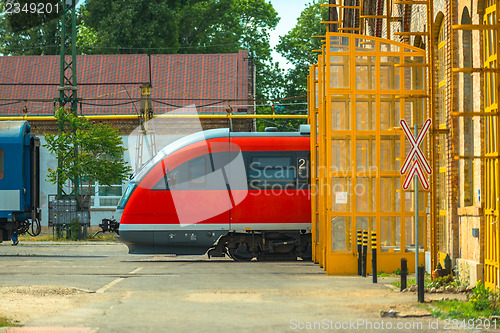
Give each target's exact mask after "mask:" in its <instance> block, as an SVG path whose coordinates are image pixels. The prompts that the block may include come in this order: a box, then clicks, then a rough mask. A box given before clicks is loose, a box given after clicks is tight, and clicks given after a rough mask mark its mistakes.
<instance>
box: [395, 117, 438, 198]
mask: <svg viewBox="0 0 500 333" xmlns="http://www.w3.org/2000/svg"><path fill="white" fill-rule="evenodd" d="M400 124H401V127H402V128H403V131H404V132H405V135H406V137H407V138H408V141H410V144H411V146H412V149H411V151H410V153H409V154H408V156H406V159H405V162H404V163H403V166H402V167H401V170H400V172H401V174H402V175H404V174H405V173H406V171H408V169H409V170H410V172H409V173H408V176H406V179H405V182H404V183H403V189H405V190H406V189H408V187H409V186H410V183H411V180H412V179H413V176H415V172H416V173H417V175H418V179H419V180H420V184H422V187H423V188H424V189H426V190H428V189H429V183H428V182H427V178H426V177H425V175H424V172H423V170H425V172H427V173H428V174H429V175H430V174H431V173H432V169H431V166H430V165H429V162H428V161H427V159H426V158H425V156H424V154H423V153H422V151H421V150H420V144H421V143H422V141H424V137H425V134H426V133H427V131H428V130H429V127H430V126H431V120H430V119H427V120H426V121H425V123H424V126H423V127H422V130H421V131H420V133H418V135H417V138H416V139H415V137H414V136H413V133H412V132H411V130H410V127H409V126H408V124H407V123H406V121H405V120H404V119H401V121H400ZM414 157H415V160H414V161H413V164H412V163H411V162H412V160H413V158H414ZM410 164H411V167H410ZM422 169H423V170H422Z"/></svg>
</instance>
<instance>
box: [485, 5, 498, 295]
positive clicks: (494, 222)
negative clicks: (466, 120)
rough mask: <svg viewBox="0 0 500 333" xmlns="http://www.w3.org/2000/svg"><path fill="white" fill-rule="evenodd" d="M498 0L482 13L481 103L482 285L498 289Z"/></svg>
mask: <svg viewBox="0 0 500 333" xmlns="http://www.w3.org/2000/svg"><path fill="white" fill-rule="evenodd" d="M498 2H499V1H497V0H489V1H488V7H487V8H486V11H485V15H484V22H483V23H484V26H485V27H488V29H484V30H483V31H484V32H483V40H484V68H485V69H486V70H484V71H483V72H484V73H485V74H484V77H485V80H484V81H485V85H484V89H485V90H484V91H485V94H484V97H485V101H484V106H485V113H486V116H485V121H484V131H485V143H484V149H485V159H484V167H485V170H484V171H485V187H484V188H485V193H484V215H485V217H484V220H485V221H484V222H485V244H484V252H485V253H484V254H485V256H484V278H485V284H486V286H488V287H491V288H495V287H496V288H497V287H498V286H499V284H500V276H499V274H500V270H499V260H500V258H499V254H500V248H499V245H500V238H499V237H500V235H499V234H500V226H499V224H500V221H499V219H498V218H499V198H500V179H499V172H500V170H499V169H498V156H499V155H498V148H499V137H498V125H499V124H498V90H499V87H498V48H499V45H498V36H497V32H498V30H499V29H498V24H499V21H498V17H497V6H498Z"/></svg>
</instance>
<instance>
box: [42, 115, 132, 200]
mask: <svg viewBox="0 0 500 333" xmlns="http://www.w3.org/2000/svg"><path fill="white" fill-rule="evenodd" d="M55 116H56V120H57V124H58V125H59V128H61V129H62V131H60V132H59V133H58V134H57V135H54V134H45V139H46V141H47V144H46V145H45V147H46V148H47V149H48V151H49V152H50V153H52V154H54V155H56V156H57V157H58V160H59V164H58V167H57V168H56V170H53V169H49V173H48V175H47V179H48V180H49V181H50V182H51V183H52V184H57V185H58V186H59V187H61V188H62V187H63V185H64V184H66V183H67V182H68V181H69V182H71V183H72V185H73V186H72V187H73V188H74V180H75V179H78V180H79V183H80V184H82V183H87V184H89V185H93V184H94V183H95V182H99V184H100V185H103V186H110V185H114V184H121V183H122V182H123V181H124V180H126V179H127V178H128V174H130V172H131V168H130V166H128V165H127V163H126V162H125V161H124V160H123V152H124V151H125V149H124V148H123V147H122V139H121V137H120V136H119V133H118V130H116V129H114V128H113V127H111V126H110V125H108V124H102V123H96V124H92V123H90V122H89V121H88V119H86V118H85V117H78V116H76V115H74V114H73V113H72V112H71V111H70V110H68V109H64V108H60V109H58V110H57V112H56V115H55ZM75 147H78V155H75V153H74V152H75ZM58 175H59V176H58ZM80 193H81V191H80Z"/></svg>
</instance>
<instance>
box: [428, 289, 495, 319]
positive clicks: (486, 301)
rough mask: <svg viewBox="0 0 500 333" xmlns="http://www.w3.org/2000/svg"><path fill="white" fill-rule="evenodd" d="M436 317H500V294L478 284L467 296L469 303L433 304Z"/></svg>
mask: <svg viewBox="0 0 500 333" xmlns="http://www.w3.org/2000/svg"><path fill="white" fill-rule="evenodd" d="M433 306H434V307H433V308H431V309H430V310H431V312H432V313H433V315H434V316H435V317H441V318H453V319H477V318H480V317H483V318H489V317H491V316H499V315H500V294H499V293H497V292H495V291H492V290H490V289H489V288H486V287H485V286H484V284H481V283H478V284H477V285H476V287H475V288H474V289H473V290H472V294H471V295H467V301H465V302H464V301H458V300H441V301H436V302H433Z"/></svg>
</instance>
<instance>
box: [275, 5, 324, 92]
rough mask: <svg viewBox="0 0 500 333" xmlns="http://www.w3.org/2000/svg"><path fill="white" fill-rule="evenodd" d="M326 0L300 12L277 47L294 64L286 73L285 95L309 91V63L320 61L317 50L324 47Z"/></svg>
mask: <svg viewBox="0 0 500 333" xmlns="http://www.w3.org/2000/svg"><path fill="white" fill-rule="evenodd" d="M327 2H328V1H326V0H319V1H313V2H312V3H311V4H309V5H308V6H306V8H305V9H304V10H303V11H302V13H300V17H299V18H298V19H297V24H296V25H295V27H293V29H292V30H290V31H289V32H288V33H287V34H286V35H285V36H282V37H280V42H279V44H278V45H277V46H276V51H277V52H278V53H279V54H281V55H282V56H283V57H284V58H286V59H287V60H288V61H289V62H290V63H292V64H293V66H294V67H293V68H291V69H290V70H289V71H288V72H287V74H286V82H287V84H286V96H298V95H304V94H306V93H307V75H308V74H309V66H310V65H311V64H313V63H315V62H317V60H318V58H317V53H314V52H312V50H318V49H321V38H316V37H312V36H321V35H324V34H325V33H326V25H325V24H322V23H320V22H321V21H322V20H323V21H324V20H327V18H328V9H327V7H321V4H323V3H327Z"/></svg>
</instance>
